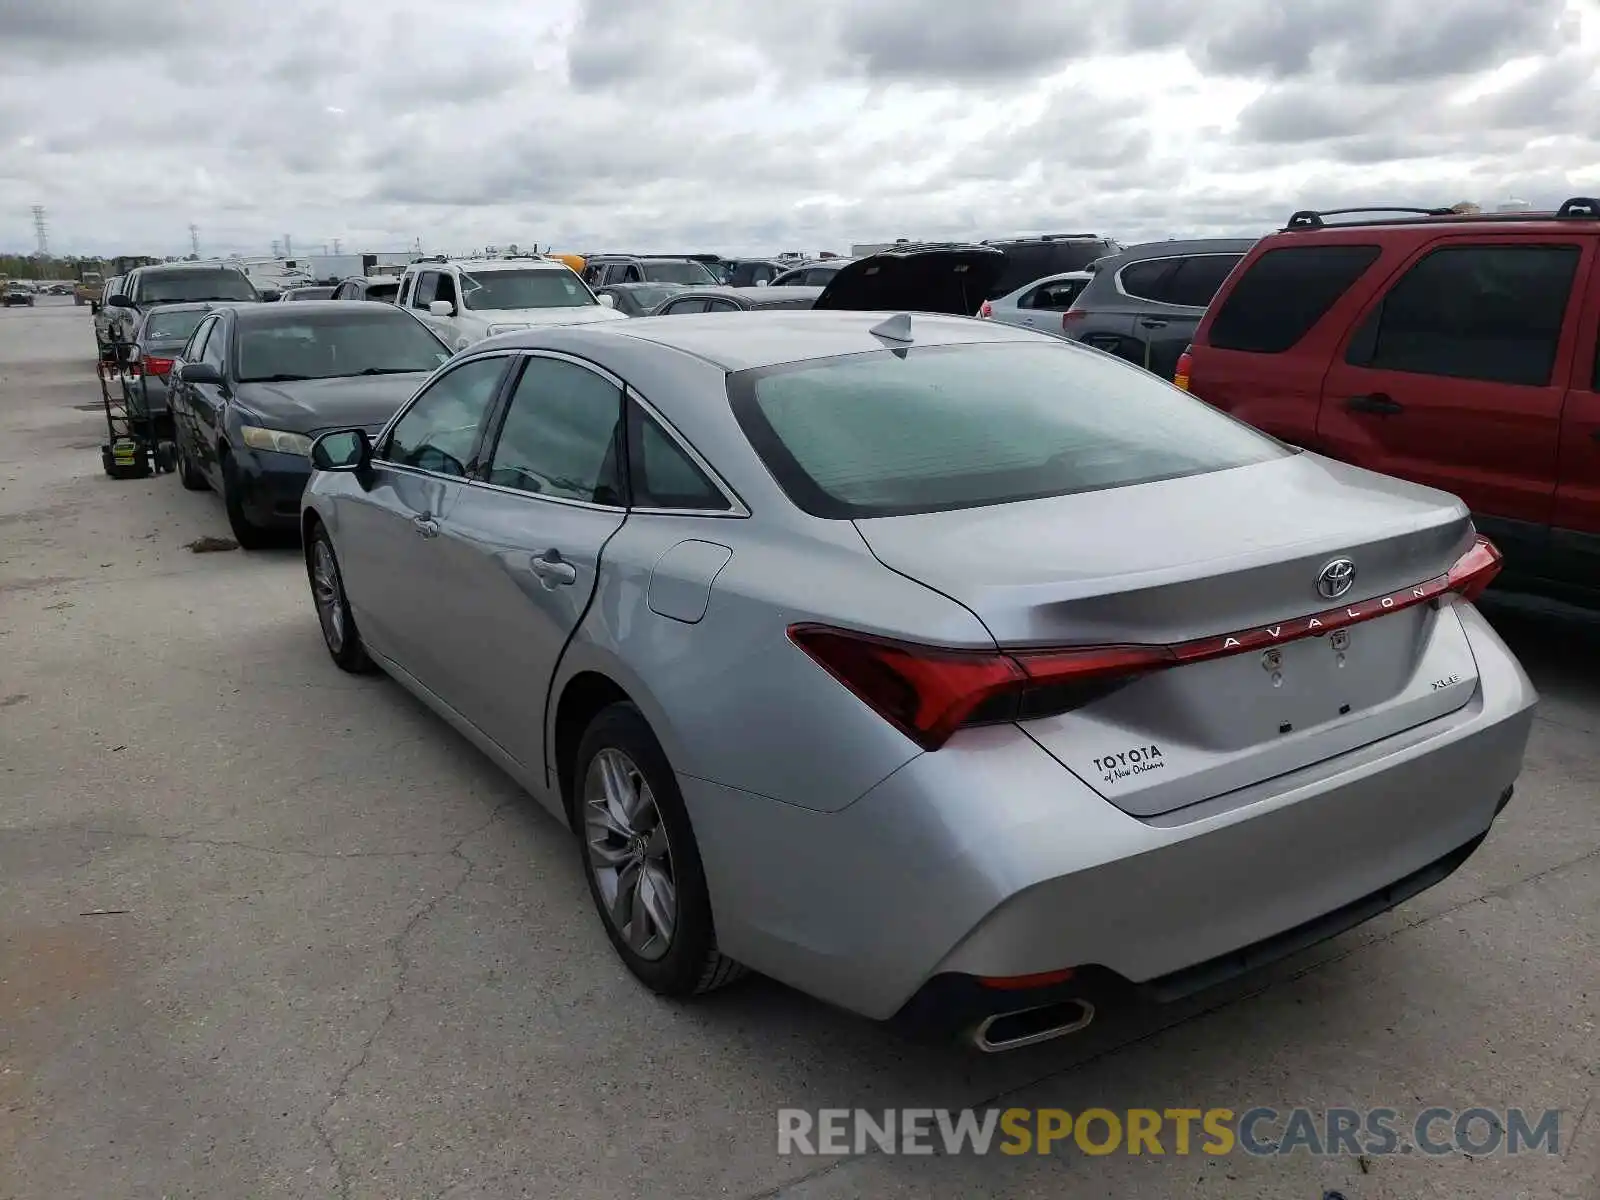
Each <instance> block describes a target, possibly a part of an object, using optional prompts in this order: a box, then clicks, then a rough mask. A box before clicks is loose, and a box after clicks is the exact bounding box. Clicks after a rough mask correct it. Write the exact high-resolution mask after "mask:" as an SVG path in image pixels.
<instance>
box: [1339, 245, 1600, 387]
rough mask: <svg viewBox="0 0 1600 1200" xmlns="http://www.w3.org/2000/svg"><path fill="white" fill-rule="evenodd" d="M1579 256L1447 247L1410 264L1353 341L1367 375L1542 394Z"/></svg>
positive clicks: (1553, 249)
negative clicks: (1436, 378)
mask: <svg viewBox="0 0 1600 1200" xmlns="http://www.w3.org/2000/svg"><path fill="white" fill-rule="evenodd" d="M1580 256H1581V251H1580V249H1579V248H1578V247H1577V246H1574V245H1560V246H1555V245H1527V244H1524V245H1516V246H1505V245H1502V246H1446V247H1444V248H1442V249H1438V250H1434V251H1432V252H1430V253H1429V254H1427V255H1425V256H1424V257H1423V258H1422V259H1420V260H1419V261H1418V262H1417V263H1416V264H1415V265H1413V266H1412V267H1411V269H1410V270H1408V271H1407V272H1406V273H1405V274H1404V275H1403V276H1402V277H1401V278H1400V280H1399V282H1398V283H1396V284H1395V285H1394V286H1393V287H1392V288H1390V289H1389V292H1388V294H1387V295H1385V296H1384V298H1383V299H1382V300H1381V301H1380V302H1379V303H1378V306H1377V307H1376V308H1375V309H1373V311H1372V313H1371V314H1370V315H1369V316H1368V318H1367V320H1366V321H1365V322H1363V324H1362V328H1361V330H1360V331H1359V332H1358V333H1357V334H1356V336H1355V337H1354V338H1353V339H1352V341H1351V345H1350V351H1349V353H1348V354H1347V355H1346V359H1347V361H1349V362H1351V363H1353V364H1355V365H1357V366H1365V367H1370V368H1372V369H1374V370H1383V371H1405V372H1410V373H1415V374H1419V375H1444V376H1449V377H1451V378H1455V379H1481V380H1485V381H1487V382H1491V383H1510V384H1521V385H1524V386H1527V387H1545V386H1547V385H1548V384H1549V382H1550V373H1551V369H1552V368H1553V367H1554V366H1555V359H1556V344H1557V343H1558V342H1559V341H1560V340H1561V326H1562V323H1563V321H1564V320H1565V318H1566V312H1567V299H1568V297H1569V296H1570V295H1571V294H1572V280H1573V276H1574V275H1575V274H1576V273H1577V269H1578V259H1579V257H1580Z"/></svg>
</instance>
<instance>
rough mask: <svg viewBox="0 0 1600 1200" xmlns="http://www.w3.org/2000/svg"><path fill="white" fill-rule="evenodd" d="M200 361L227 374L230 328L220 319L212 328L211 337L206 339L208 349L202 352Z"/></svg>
mask: <svg viewBox="0 0 1600 1200" xmlns="http://www.w3.org/2000/svg"><path fill="white" fill-rule="evenodd" d="M200 361H201V362H203V363H207V364H209V365H210V366H213V367H215V368H216V369H217V370H218V371H220V372H222V373H223V374H227V369H228V327H227V326H226V325H224V324H223V323H222V320H221V318H220V317H219V318H218V319H217V321H216V323H215V324H213V325H212V326H211V336H210V337H208V338H206V347H205V349H204V350H202V351H201V352H200Z"/></svg>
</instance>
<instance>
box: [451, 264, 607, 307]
mask: <svg viewBox="0 0 1600 1200" xmlns="http://www.w3.org/2000/svg"><path fill="white" fill-rule="evenodd" d="M461 299H462V302H463V303H464V304H465V305H466V306H467V307H468V308H473V309H500V308H577V307H580V306H582V305H592V304H598V303H599V301H598V300H596V299H595V298H594V295H593V294H592V293H591V292H590V291H589V289H588V288H587V287H585V286H584V283H583V280H581V279H579V278H578V277H577V276H576V275H574V274H573V273H572V272H571V271H569V270H567V269H566V268H565V267H562V268H560V269H559V270H557V269H555V268H551V267H545V268H543V269H542V270H530V271H484V272H482V273H481V274H478V275H469V274H467V273H466V272H465V271H463V272H461Z"/></svg>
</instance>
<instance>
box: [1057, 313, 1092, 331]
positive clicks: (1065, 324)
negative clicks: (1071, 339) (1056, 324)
mask: <svg viewBox="0 0 1600 1200" xmlns="http://www.w3.org/2000/svg"><path fill="white" fill-rule="evenodd" d="M1088 315H1089V312H1088V310H1087V309H1082V308H1069V309H1067V311H1066V312H1064V313H1062V314H1061V328H1062V330H1063V331H1065V330H1068V329H1071V328H1072V323H1073V322H1074V321H1081V320H1083V319H1084V318H1085V317H1087V316H1088Z"/></svg>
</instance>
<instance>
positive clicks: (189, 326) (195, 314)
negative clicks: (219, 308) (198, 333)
mask: <svg viewBox="0 0 1600 1200" xmlns="http://www.w3.org/2000/svg"><path fill="white" fill-rule="evenodd" d="M205 317H206V310H205V309H194V310H193V311H191V312H165V313H164V312H157V313H151V314H150V317H149V319H148V320H147V321H146V322H145V326H144V335H145V337H147V338H149V339H150V340H151V341H153V342H186V341H188V340H189V335H190V334H191V333H193V332H194V330H195V326H197V325H199V324H200V322H201V321H203V320H204V319H205Z"/></svg>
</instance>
